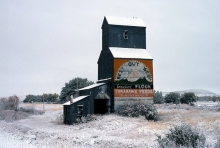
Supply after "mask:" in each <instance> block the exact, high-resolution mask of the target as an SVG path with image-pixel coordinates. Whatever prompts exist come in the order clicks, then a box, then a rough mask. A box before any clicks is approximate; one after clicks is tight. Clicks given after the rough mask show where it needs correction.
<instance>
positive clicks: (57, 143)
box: [0, 104, 220, 148]
mask: <svg viewBox="0 0 220 148" xmlns="http://www.w3.org/2000/svg"><path fill="white" fill-rule="evenodd" d="M21 106H23V107H25V106H26V107H30V106H31V107H35V108H36V109H42V104H34V105H33V104H22V105H21ZM156 107H157V108H158V112H159V117H160V119H159V121H157V122H153V121H147V120H146V119H145V118H144V117H139V118H129V117H121V116H118V115H115V114H110V115H103V116H102V115H98V116H96V120H94V121H91V122H88V123H81V124H74V125H63V124H59V122H58V121H59V120H57V117H59V115H62V105H58V104H45V110H46V113H45V114H43V115H33V116H30V117H29V118H27V119H23V120H19V121H14V122H11V123H8V122H6V121H4V120H0V127H1V129H0V141H1V144H0V148H6V147H10V148H11V147H12V148H13V147H24V148H25V147H34V146H35V147H40V148H44V147H45V148H49V147H58V148H59V147H64V148H65V147H66V148H69V147H73V148H79V147H80V148H103V147H105V148H116V147H120V148H129V147H132V148H146V147H148V148H157V147H158V144H157V142H156V138H157V137H156V135H155V134H159V135H164V134H165V133H166V132H167V131H168V130H169V129H170V127H173V126H174V125H180V124H181V123H188V124H190V125H192V126H196V127H197V128H199V129H201V130H202V131H203V132H204V134H205V135H206V141H207V142H206V147H210V148H212V147H214V144H215V143H216V141H217V138H218V136H220V126H219V125H220V112H217V111H211V110H203V109H202V110H200V109H198V108H196V107H193V106H187V105H173V104H164V105H156ZM3 130H4V131H6V132H4V131H3ZM5 141H6V142H5Z"/></svg>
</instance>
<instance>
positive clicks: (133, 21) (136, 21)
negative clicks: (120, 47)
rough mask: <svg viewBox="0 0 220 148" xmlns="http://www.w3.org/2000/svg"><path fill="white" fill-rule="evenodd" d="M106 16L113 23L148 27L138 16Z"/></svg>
mask: <svg viewBox="0 0 220 148" xmlns="http://www.w3.org/2000/svg"><path fill="white" fill-rule="evenodd" d="M105 18H106V20H107V22H108V24H111V25H119V26H136V27H146V24H145V23H144V21H143V20H142V19H141V18H138V17H115V16H105Z"/></svg>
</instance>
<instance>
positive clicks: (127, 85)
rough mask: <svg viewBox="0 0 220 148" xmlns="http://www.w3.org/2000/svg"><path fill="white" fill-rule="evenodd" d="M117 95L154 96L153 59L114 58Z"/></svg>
mask: <svg viewBox="0 0 220 148" xmlns="http://www.w3.org/2000/svg"><path fill="white" fill-rule="evenodd" d="M114 96H115V97H120V98H123V97H129V98H130V97H131V98H132V97H135V98H138V97H153V61H152V60H129V59H114Z"/></svg>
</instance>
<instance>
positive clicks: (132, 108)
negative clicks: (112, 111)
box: [117, 103, 158, 121]
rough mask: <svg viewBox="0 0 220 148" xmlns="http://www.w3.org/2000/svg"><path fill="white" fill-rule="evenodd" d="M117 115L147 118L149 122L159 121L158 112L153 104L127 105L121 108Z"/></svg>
mask: <svg viewBox="0 0 220 148" xmlns="http://www.w3.org/2000/svg"><path fill="white" fill-rule="evenodd" d="M117 113H118V114H119V115H121V116H129V117H139V116H145V118H146V119H147V120H154V121H157V120H158V112H157V109H156V108H155V106H154V105H153V104H146V105H145V104H141V103H138V104H126V105H123V106H121V107H120V108H119V109H118V111H117Z"/></svg>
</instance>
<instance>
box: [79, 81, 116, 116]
mask: <svg viewBox="0 0 220 148" xmlns="http://www.w3.org/2000/svg"><path fill="white" fill-rule="evenodd" d="M104 82H105V83H104ZM78 91H79V95H89V97H90V100H91V102H92V104H91V107H92V108H93V109H92V110H93V112H94V113H95V114H104V113H107V112H111V108H112V109H113V107H112V106H111V100H112V98H111V97H110V96H111V93H112V92H111V87H110V83H106V81H105V80H103V82H102V83H97V84H93V85H90V86H87V87H84V88H81V89H79V90H78Z"/></svg>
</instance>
